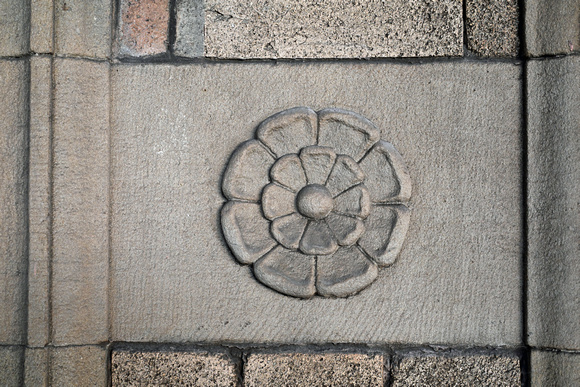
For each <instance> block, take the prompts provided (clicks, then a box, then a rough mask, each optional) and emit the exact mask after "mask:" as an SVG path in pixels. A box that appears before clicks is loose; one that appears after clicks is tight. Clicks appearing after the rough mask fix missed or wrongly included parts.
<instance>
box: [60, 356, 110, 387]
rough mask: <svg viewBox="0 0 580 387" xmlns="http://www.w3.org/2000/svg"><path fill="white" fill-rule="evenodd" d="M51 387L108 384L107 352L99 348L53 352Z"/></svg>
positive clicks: (103, 385)
mask: <svg viewBox="0 0 580 387" xmlns="http://www.w3.org/2000/svg"><path fill="white" fill-rule="evenodd" d="M50 358H51V365H50V367H51V373H50V383H49V385H50V386H100V387H106V386H107V385H108V383H107V350H106V349H105V348H102V347H97V346H79V347H56V348H53V349H52V350H51V354H50Z"/></svg>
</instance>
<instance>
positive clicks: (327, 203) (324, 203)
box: [296, 184, 334, 220]
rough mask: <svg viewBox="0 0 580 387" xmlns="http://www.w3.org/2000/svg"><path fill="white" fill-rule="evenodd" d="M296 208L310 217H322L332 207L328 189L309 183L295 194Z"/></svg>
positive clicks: (332, 201) (332, 200)
mask: <svg viewBox="0 0 580 387" xmlns="http://www.w3.org/2000/svg"><path fill="white" fill-rule="evenodd" d="M296 208H297V209H298V212H300V214H302V215H304V216H306V217H307V218H311V219H316V220H320V219H324V218H325V217H326V216H327V215H328V214H329V213H330V211H332V209H333V208H334V199H333V198H332V195H331V194H330V191H329V190H328V189H327V188H326V187H325V186H323V185H320V184H309V185H307V186H306V187H304V188H302V189H301V190H300V192H298V195H296Z"/></svg>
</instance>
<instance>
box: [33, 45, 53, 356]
mask: <svg viewBox="0 0 580 387" xmlns="http://www.w3.org/2000/svg"><path fill="white" fill-rule="evenodd" d="M51 77H52V70H51V59H50V58H43V57H33V58H31V59H30V78H31V82H30V156H29V157H30V162H29V172H28V180H29V193H28V212H29V214H28V227H29V234H28V249H29V257H28V260H29V263H28V267H29V273H28V345H30V346H44V345H46V344H48V336H49V332H48V330H49V323H48V315H49V311H48V309H49V306H48V305H49V299H48V294H49V286H50V285H49V266H50V262H49V261H50V226H51V214H50V206H51V204H50V192H51V178H50V176H51V170H52V166H51V163H52V157H51V149H50V138H51V101H50V96H51V84H52V82H51Z"/></svg>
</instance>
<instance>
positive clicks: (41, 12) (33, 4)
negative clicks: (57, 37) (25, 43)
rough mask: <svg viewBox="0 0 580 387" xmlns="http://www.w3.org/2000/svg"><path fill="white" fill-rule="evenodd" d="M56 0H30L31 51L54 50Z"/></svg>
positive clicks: (45, 52) (45, 51) (44, 51)
mask: <svg viewBox="0 0 580 387" xmlns="http://www.w3.org/2000/svg"><path fill="white" fill-rule="evenodd" d="M53 7H54V0H31V1H30V51H32V52H35V53H39V54H41V53H43V54H47V53H52V52H53V45H52V43H53V39H52V38H53V32H54V27H53V20H54V12H53Z"/></svg>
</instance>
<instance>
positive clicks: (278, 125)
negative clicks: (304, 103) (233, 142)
mask: <svg viewBox="0 0 580 387" xmlns="http://www.w3.org/2000/svg"><path fill="white" fill-rule="evenodd" d="M317 129H318V117H317V115H316V112H315V111H314V110H312V109H309V108H306V107H297V108H293V109H289V110H284V111H283V112H280V113H278V114H274V115H273V116H271V117H269V118H267V119H266V120H265V121H264V122H262V123H261V124H260V126H258V130H257V137H258V139H260V141H262V142H263V143H264V144H265V145H266V146H267V147H268V148H270V150H271V151H272V152H273V153H274V154H275V155H276V156H277V157H281V156H284V155H285V154H288V153H298V151H299V150H300V149H302V148H304V147H305V146H309V145H314V144H316V137H317Z"/></svg>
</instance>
